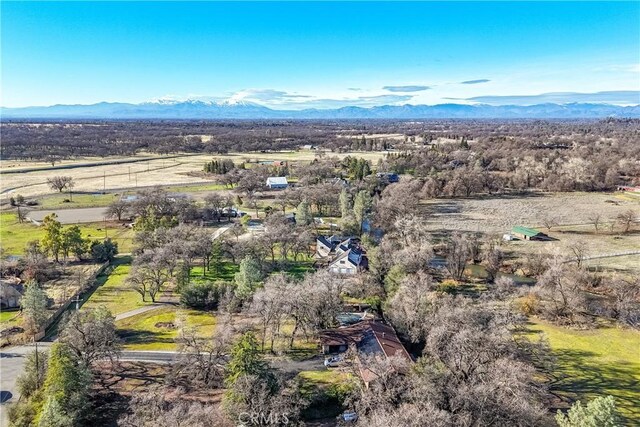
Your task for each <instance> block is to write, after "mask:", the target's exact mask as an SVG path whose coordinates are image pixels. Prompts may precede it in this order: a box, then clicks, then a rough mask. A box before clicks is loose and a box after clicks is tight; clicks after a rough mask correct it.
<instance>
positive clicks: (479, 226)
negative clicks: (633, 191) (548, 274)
mask: <svg viewBox="0 0 640 427" xmlns="http://www.w3.org/2000/svg"><path fill="white" fill-rule="evenodd" d="M424 208H425V217H426V223H427V225H428V226H429V228H430V229H431V230H433V231H435V232H442V234H446V233H449V232H451V231H452V230H459V231H466V232H480V233H483V234H484V235H487V236H490V237H493V238H496V239H500V238H501V237H502V235H503V234H505V233H508V232H509V231H510V230H511V228H512V227H513V226H515V225H523V226H527V227H535V228H537V229H538V230H540V231H542V232H544V233H546V234H548V235H549V236H550V237H552V238H553V239H555V240H552V241H546V242H537V241H511V242H503V243H502V245H503V249H504V250H505V251H506V252H507V253H508V254H509V255H510V256H511V257H514V258H523V257H526V256H527V255H531V254H535V253H549V254H558V255H562V256H569V255H571V254H572V252H571V248H572V247H574V246H576V245H577V244H581V245H584V247H585V249H586V255H588V256H594V255H604V254H613V253H618V252H626V251H634V250H635V251H637V250H640V225H636V226H635V227H634V231H632V232H630V233H628V234H622V233H621V231H620V228H619V227H614V229H613V230H611V225H612V224H613V223H614V218H615V217H616V216H617V215H618V214H620V213H622V212H624V211H626V210H629V209H631V210H633V211H635V212H638V213H640V198H635V197H633V196H630V195H628V194H623V193H556V194H540V193H539V194H532V195H524V196H508V197H504V196H503V197H492V198H474V199H435V200H428V201H426V202H425V203H424ZM594 214H599V215H600V216H601V218H602V222H603V224H602V225H600V227H599V231H598V232H596V231H595V228H594V226H593V224H591V221H590V219H589V218H590V217H591V216H593V215H594ZM545 218H553V219H555V220H556V221H557V223H558V224H559V225H557V226H553V227H552V228H551V230H547V229H546V228H545V227H544V221H545ZM588 265H589V267H593V268H599V269H603V270H611V271H620V272H628V273H632V272H639V271H640V256H637V255H636V256H626V257H616V258H602V259H596V260H591V261H589V262H588Z"/></svg>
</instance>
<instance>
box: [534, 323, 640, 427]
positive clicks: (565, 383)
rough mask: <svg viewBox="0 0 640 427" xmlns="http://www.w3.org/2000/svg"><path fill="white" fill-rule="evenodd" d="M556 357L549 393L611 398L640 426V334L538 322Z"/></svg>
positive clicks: (574, 396) (576, 396)
mask: <svg viewBox="0 0 640 427" xmlns="http://www.w3.org/2000/svg"><path fill="white" fill-rule="evenodd" d="M530 329H531V330H532V331H535V332H544V334H545V335H546V337H547V339H548V340H549V344H550V345H551V348H552V350H553V354H554V356H555V357H556V363H557V366H556V368H555V370H554V372H552V373H550V382H549V387H550V391H551V392H552V393H554V394H557V395H559V396H561V397H562V398H565V399H566V398H569V399H571V400H576V399H582V400H585V399H592V398H594V397H596V396H602V395H608V394H610V395H612V396H614V397H615V399H616V404H617V405H618V408H619V409H620V411H621V413H622V414H623V416H624V417H625V418H626V419H627V421H628V422H629V424H633V425H637V424H640V407H639V406H638V404H637V403H638V402H640V332H638V331H633V330H628V329H617V328H601V329H596V330H588V331H577V330H571V329H567V328H563V327H558V326H554V325H551V324H549V323H546V322H542V321H538V320H535V321H534V323H533V324H532V326H531V328H530Z"/></svg>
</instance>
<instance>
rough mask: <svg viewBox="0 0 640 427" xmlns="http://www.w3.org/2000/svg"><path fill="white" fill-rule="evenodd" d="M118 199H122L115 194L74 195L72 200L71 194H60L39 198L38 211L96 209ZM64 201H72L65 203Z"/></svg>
mask: <svg viewBox="0 0 640 427" xmlns="http://www.w3.org/2000/svg"><path fill="white" fill-rule="evenodd" d="M118 198H120V194H115V193H106V194H101V193H94V194H73V196H72V197H71V198H70V197H69V193H59V194H52V195H50V196H43V197H41V198H38V209H67V208H68V209H72V208H95V207H101V206H109V204H110V203H111V202H113V201H114V200H116V199H118ZM71 199H72V200H71ZM64 200H71V201H70V202H65V201H64Z"/></svg>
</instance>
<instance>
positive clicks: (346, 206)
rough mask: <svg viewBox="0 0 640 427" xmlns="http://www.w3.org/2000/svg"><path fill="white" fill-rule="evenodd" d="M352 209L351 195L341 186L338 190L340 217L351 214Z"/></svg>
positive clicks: (343, 217)
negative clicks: (339, 190) (340, 189)
mask: <svg viewBox="0 0 640 427" xmlns="http://www.w3.org/2000/svg"><path fill="white" fill-rule="evenodd" d="M352 209H353V206H352V205H351V195H350V194H349V192H348V191H347V189H346V188H343V189H342V191H341V192H340V214H341V215H342V219H345V218H347V217H348V216H349V215H351V212H352Z"/></svg>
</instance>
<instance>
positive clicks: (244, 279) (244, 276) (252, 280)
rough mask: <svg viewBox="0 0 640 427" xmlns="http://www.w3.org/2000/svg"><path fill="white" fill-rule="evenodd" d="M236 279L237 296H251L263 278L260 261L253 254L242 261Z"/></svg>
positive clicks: (243, 297) (244, 297)
mask: <svg viewBox="0 0 640 427" xmlns="http://www.w3.org/2000/svg"><path fill="white" fill-rule="evenodd" d="M234 280H235V282H236V290H235V294H236V296H237V297H238V298H240V299H246V298H248V297H250V296H251V295H252V294H253V291H254V290H255V288H256V286H257V285H258V283H259V282H260V281H261V280H262V271H261V270H260V262H259V261H258V260H257V259H255V258H254V257H252V256H246V257H245V258H244V259H243V260H242V261H240V271H238V272H237V273H236V275H235V276H234Z"/></svg>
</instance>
